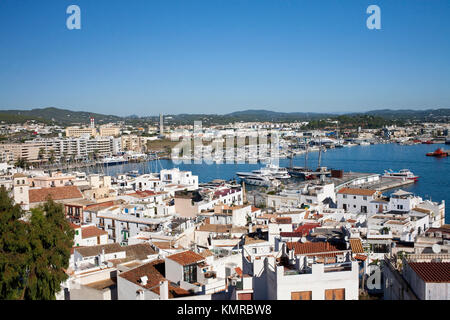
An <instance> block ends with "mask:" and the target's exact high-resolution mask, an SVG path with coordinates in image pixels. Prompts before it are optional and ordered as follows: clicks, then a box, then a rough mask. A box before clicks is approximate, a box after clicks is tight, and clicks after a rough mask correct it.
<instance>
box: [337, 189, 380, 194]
mask: <svg viewBox="0 0 450 320" xmlns="http://www.w3.org/2000/svg"><path fill="white" fill-rule="evenodd" d="M376 192H377V191H376V190H370V189H360V188H342V189H341V190H339V191H338V193H340V194H351V195H356V196H372V195H373V194H374V193H376Z"/></svg>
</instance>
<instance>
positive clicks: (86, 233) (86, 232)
mask: <svg viewBox="0 0 450 320" xmlns="http://www.w3.org/2000/svg"><path fill="white" fill-rule="evenodd" d="M105 234H108V232H106V231H104V230H101V229H99V228H97V227H96V226H89V227H84V228H82V229H81V237H82V238H83V239H87V238H92V237H98V236H102V235H105Z"/></svg>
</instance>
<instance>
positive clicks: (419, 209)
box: [413, 207, 431, 213]
mask: <svg viewBox="0 0 450 320" xmlns="http://www.w3.org/2000/svg"><path fill="white" fill-rule="evenodd" d="M413 210H414V211H417V212H421V213H431V210H430V209H424V208H419V207H415V208H413Z"/></svg>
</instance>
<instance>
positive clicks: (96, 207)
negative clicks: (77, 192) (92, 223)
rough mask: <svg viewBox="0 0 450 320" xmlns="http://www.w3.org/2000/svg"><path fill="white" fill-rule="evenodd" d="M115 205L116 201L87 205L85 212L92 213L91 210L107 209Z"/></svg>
mask: <svg viewBox="0 0 450 320" xmlns="http://www.w3.org/2000/svg"><path fill="white" fill-rule="evenodd" d="M115 204H116V201H106V202H102V203H94V204H90V205H87V206H86V207H85V210H89V211H91V210H92V211H93V210H99V209H104V208H109V207H112V206H114V205H115Z"/></svg>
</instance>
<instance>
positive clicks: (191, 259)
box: [166, 250, 205, 266]
mask: <svg viewBox="0 0 450 320" xmlns="http://www.w3.org/2000/svg"><path fill="white" fill-rule="evenodd" d="M166 258H167V259H170V260H173V261H175V262H176V263H178V264H181V265H182V266H187V265H189V264H194V263H197V262H200V261H204V260H205V257H203V256H201V255H199V254H198V253H195V252H193V251H190V250H189V251H183V252H180V253H175V254H172V255H170V256H168V257H166Z"/></svg>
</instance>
